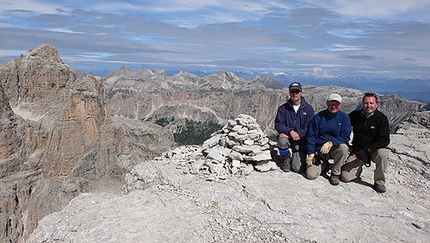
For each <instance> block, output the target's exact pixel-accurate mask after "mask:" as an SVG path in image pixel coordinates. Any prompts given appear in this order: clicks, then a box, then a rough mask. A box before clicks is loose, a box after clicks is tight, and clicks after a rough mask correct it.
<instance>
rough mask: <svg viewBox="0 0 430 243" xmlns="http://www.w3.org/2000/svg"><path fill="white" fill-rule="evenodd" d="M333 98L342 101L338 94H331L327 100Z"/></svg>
mask: <svg viewBox="0 0 430 243" xmlns="http://www.w3.org/2000/svg"><path fill="white" fill-rule="evenodd" d="M332 100H334V101H337V102H339V103H342V97H340V95H338V94H330V95H329V96H328V98H327V102H328V101H332Z"/></svg>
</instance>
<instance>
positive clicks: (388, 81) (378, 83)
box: [166, 69, 430, 103]
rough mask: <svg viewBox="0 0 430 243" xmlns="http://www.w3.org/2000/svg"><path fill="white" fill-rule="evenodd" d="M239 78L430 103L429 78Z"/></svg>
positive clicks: (240, 74) (243, 74) (318, 73)
mask: <svg viewBox="0 0 430 243" xmlns="http://www.w3.org/2000/svg"><path fill="white" fill-rule="evenodd" d="M178 72H180V70H173V71H171V70H170V71H169V70H166V74H167V75H174V74H176V73H178ZM232 72H233V73H235V74H236V75H237V76H238V77H241V78H243V79H246V80H253V79H255V78H256V77H257V76H264V75H269V76H272V77H273V78H274V79H275V80H276V81H277V82H279V83H280V84H282V85H284V86H288V85H289V84H290V83H291V82H294V81H298V82H301V83H302V84H309V85H315V86H330V85H336V86H341V87H347V88H353V89H359V90H365V91H372V92H378V93H380V94H397V95H399V96H400V97H403V98H405V99H408V100H415V101H420V102H424V103H430V95H429V94H430V78H429V79H407V78H397V79H393V78H366V77H364V76H352V77H337V76H334V75H331V74H325V73H324V72H322V71H321V70H318V69H316V70H315V71H314V72H313V73H312V74H309V73H285V72H284V73H281V72H274V73H272V72H254V71H243V70H232ZM192 73H194V74H196V75H198V76H200V77H204V76H207V75H209V74H210V73H209V72H202V71H194V72H192Z"/></svg>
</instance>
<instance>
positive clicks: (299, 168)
mask: <svg viewBox="0 0 430 243" xmlns="http://www.w3.org/2000/svg"><path fill="white" fill-rule="evenodd" d="M278 148H279V149H288V148H291V150H292V151H293V154H292V156H291V162H290V169H291V171H294V172H297V173H304V172H305V170H306V152H305V151H304V150H303V149H301V148H300V146H299V145H298V144H297V143H295V141H294V140H292V139H290V138H286V137H282V138H278ZM282 159H284V158H282Z"/></svg>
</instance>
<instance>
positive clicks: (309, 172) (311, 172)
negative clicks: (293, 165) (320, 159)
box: [306, 165, 321, 180]
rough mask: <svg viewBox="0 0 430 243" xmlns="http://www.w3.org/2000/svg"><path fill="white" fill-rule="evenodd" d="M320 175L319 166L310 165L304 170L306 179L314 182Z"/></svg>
mask: <svg viewBox="0 0 430 243" xmlns="http://www.w3.org/2000/svg"><path fill="white" fill-rule="evenodd" d="M320 174H321V165H312V166H310V167H308V168H307V169H306V178H308V179H309V180H315V179H316V178H317V177H318V176H319V175H320Z"/></svg>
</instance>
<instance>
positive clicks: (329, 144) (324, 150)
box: [320, 141, 333, 154]
mask: <svg viewBox="0 0 430 243" xmlns="http://www.w3.org/2000/svg"><path fill="white" fill-rule="evenodd" d="M331 147H333V143H332V141H328V142H326V143H325V144H324V145H323V146H322V147H321V150H320V152H321V153H322V154H328V153H329V152H330V149H331Z"/></svg>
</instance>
